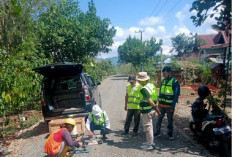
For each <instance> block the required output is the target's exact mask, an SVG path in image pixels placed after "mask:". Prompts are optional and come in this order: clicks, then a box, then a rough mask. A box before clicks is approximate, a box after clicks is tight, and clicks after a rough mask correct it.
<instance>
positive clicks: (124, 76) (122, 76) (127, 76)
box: [113, 74, 129, 78]
mask: <svg viewBox="0 0 232 157" xmlns="http://www.w3.org/2000/svg"><path fill="white" fill-rule="evenodd" d="M113 77H116V78H117V77H129V75H123V74H122V75H114V76H113Z"/></svg>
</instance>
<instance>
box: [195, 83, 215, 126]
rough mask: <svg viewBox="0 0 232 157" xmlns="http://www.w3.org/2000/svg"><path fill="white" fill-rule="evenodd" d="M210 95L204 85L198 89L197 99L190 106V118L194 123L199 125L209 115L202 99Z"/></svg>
mask: <svg viewBox="0 0 232 157" xmlns="http://www.w3.org/2000/svg"><path fill="white" fill-rule="evenodd" d="M210 94H211V93H210V90H209V88H208V87H207V86H206V85H202V86H200V87H199V88H198V95H199V98H197V99H196V100H195V101H194V103H193V104H192V117H193V119H194V121H195V122H196V123H199V124H201V122H202V121H203V120H204V119H205V118H206V117H207V116H208V115H209V112H208V110H207V109H206V108H205V107H206V104H204V99H205V98H206V97H207V96H209V95H210Z"/></svg>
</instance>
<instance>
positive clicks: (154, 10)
mask: <svg viewBox="0 0 232 157" xmlns="http://www.w3.org/2000/svg"><path fill="white" fill-rule="evenodd" d="M160 2H161V0H159V2H158V4H157V5H156V6H155V8H154V9H153V10H152V12H151V15H150V16H152V15H153V13H154V12H155V10H156V9H157V8H158V6H159V4H160Z"/></svg>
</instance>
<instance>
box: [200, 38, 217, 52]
mask: <svg viewBox="0 0 232 157" xmlns="http://www.w3.org/2000/svg"><path fill="white" fill-rule="evenodd" d="M217 35H218V34H205V35H197V37H198V38H201V39H204V40H205V42H206V43H205V44H204V45H202V46H200V49H210V48H211V46H213V45H216V44H217V42H216V41H215V37H216V36H217Z"/></svg>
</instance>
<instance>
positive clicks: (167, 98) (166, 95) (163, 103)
mask: <svg viewBox="0 0 232 157" xmlns="http://www.w3.org/2000/svg"><path fill="white" fill-rule="evenodd" d="M162 72H163V76H164V79H163V80H162V82H161V86H160V92H159V98H158V102H159V110H160V112H161V115H159V116H158V120H157V124H156V132H155V134H154V138H157V137H159V136H160V135H161V134H160V130H161V124H162V120H163V118H164V116H165V113H167V118H168V132H167V133H168V136H169V139H170V140H174V135H173V115H174V111H175V106H176V103H177V102H178V97H179V95H180V84H179V82H178V81H177V80H176V79H175V78H174V77H172V76H171V72H172V70H171V68H170V67H168V66H166V67H164V68H163V70H162Z"/></svg>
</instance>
